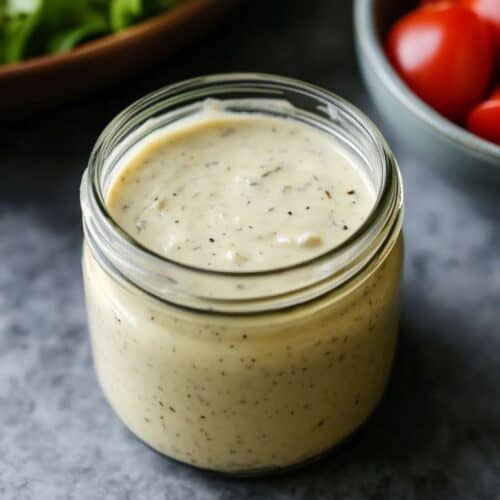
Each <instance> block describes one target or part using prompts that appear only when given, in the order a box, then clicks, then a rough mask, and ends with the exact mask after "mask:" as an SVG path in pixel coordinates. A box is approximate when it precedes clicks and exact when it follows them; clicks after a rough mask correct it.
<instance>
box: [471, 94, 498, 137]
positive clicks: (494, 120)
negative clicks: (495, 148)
mask: <svg viewBox="0 0 500 500" xmlns="http://www.w3.org/2000/svg"><path fill="white" fill-rule="evenodd" d="M467 128H468V129H469V130H470V131H471V132H472V133H473V134H476V135H478V136H479V137H482V138H483V139H486V140H487V141H491V142H494V143H495V144H498V145H500V87H498V88H497V89H496V90H495V92H493V94H492V95H491V96H490V97H489V99H487V100H486V101H483V102H482V103H481V104H479V105H477V106H476V107H475V108H474V109H473V110H472V111H471V112H470V113H469V116H468V117H467Z"/></svg>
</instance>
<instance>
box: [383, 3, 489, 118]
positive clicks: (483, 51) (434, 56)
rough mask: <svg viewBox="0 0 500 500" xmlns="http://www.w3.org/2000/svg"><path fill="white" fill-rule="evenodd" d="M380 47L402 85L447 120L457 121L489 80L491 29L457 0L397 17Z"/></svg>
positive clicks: (478, 99) (473, 102) (469, 107)
mask: <svg viewBox="0 0 500 500" xmlns="http://www.w3.org/2000/svg"><path fill="white" fill-rule="evenodd" d="M386 51H387V55H388V57H389V60H390V61H391V62H392V64H393V66H394V67H395V69H396V70H397V71H398V73H399V74H400V75H401V76H402V78H403V79H404V80H405V81H406V83H407V84H408V86H409V87H410V88H411V89H412V90H413V91H414V92H415V93H416V94H417V95H418V96H420V98H422V99H423V100H424V101H425V102H427V103H428V104H429V105H430V106H432V107H433V108H434V109H436V110H437V111H439V112H440V113H441V114H443V115H444V116H446V117H448V118H449V119H451V120H456V121H460V120H462V119H463V118H464V117H465V115H466V114H467V112H468V111H469V110H470V109H471V108H472V107H473V106H474V105H475V104H477V103H478V102H479V101H480V100H481V98H482V97H483V96H484V94H485V92H486V90H487V88H488V85H489V83H490V77H491V74H492V67H493V48H492V40H491V34H490V32H489V30H488V27H487V26H486V25H485V24H484V23H482V22H481V21H480V20H479V18H478V17H477V16H476V15H475V14H474V13H472V12H471V11H469V10H468V9H466V8H464V7H461V6H458V5H452V4H449V3H438V4H436V5H428V6H424V7H420V8H418V9H416V10H414V11H412V12H410V13H409V14H407V15H405V16H403V17H402V18H401V19H400V20H399V21H397V22H396V24H394V26H393V27H392V28H391V30H390V32H389V35H388V37H387V41H386Z"/></svg>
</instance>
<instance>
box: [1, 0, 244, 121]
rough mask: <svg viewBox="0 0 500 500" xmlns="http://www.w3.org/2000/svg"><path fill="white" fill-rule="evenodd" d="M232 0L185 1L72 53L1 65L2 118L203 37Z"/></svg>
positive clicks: (96, 84) (115, 76)
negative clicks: (197, 37)
mask: <svg viewBox="0 0 500 500" xmlns="http://www.w3.org/2000/svg"><path fill="white" fill-rule="evenodd" d="M235 4H236V0H189V1H187V2H185V3H183V4H181V5H179V6H178V7H177V8H174V9H173V10H170V11H167V12H165V13H164V14H159V15H157V16H155V17H153V18H151V19H148V20H146V21H143V22H141V23H140V24H137V25H136V26H132V27H130V28H128V29H126V30H124V31H122V32H120V33H115V34H112V35H107V36H104V37H101V38H98V39H96V40H93V41H90V42H87V43H85V44H83V45H81V46H79V47H77V48H75V49H74V50H72V51H70V52H65V53H62V54H51V55H44V56H40V57H35V58H33V59H29V60H26V61H23V62H20V63H14V64H7V65H4V66H0V121H1V120H3V119H7V118H12V117H16V116H20V115H26V114H28V113H29V112H30V111H33V110H38V109H41V108H47V107H49V106H51V105H54V104H57V103H60V102H62V101H64V100H68V99H70V98H72V97H76V96H77V95H82V94H84V93H86V92H87V91H91V90H96V89H98V88H102V87H105V86H107V85H110V84H111V83H113V82H117V81H119V80H120V79H122V78H125V77H126V76H129V75H131V74H133V73H135V72H137V71H138V70H140V69H142V68H144V67H146V66H149V65H151V64H152V63H153V62H154V61H156V60H158V59H160V58H162V57H165V56H167V55H168V54H170V53H172V52H173V51H174V50H176V49H178V48H179V47H181V46H182V45H184V44H186V43H187V42H189V41H190V40H192V39H193V38H195V37H196V36H198V35H201V34H202V33H203V32H204V31H206V30H207V29H208V28H209V27H210V26H211V25H213V24H214V23H215V22H217V21H218V20H219V19H220V18H221V17H222V16H223V15H224V14H225V13H226V12H227V11H228V10H229V9H230V8H231V7H232V6H234V5H235Z"/></svg>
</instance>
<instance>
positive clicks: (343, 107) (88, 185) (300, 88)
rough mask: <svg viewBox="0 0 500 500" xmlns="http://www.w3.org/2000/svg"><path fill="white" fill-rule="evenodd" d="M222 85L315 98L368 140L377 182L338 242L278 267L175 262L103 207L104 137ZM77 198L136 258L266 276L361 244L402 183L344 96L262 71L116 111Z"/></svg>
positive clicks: (228, 274) (381, 144) (169, 89)
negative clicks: (366, 207)
mask: <svg viewBox="0 0 500 500" xmlns="http://www.w3.org/2000/svg"><path fill="white" fill-rule="evenodd" d="M226 87H227V89H228V90H234V89H236V90H238V91H242V92H243V91H245V90H246V89H247V88H248V89H250V90H251V91H256V89H258V88H261V89H262V92H268V93H273V92H276V94H277V95H278V94H279V93H283V92H284V91H286V92H293V93H295V94H300V95H304V96H308V97H311V98H315V99H317V100H319V101H321V102H323V103H324V104H325V105H326V106H327V107H328V112H329V113H330V115H331V116H330V118H331V119H334V116H335V113H338V112H339V111H341V112H342V113H343V114H344V115H345V116H348V117H349V118H350V119H351V120H353V121H354V122H355V123H356V125H357V126H358V127H359V128H360V129H361V130H362V132H363V133H364V134H365V136H366V137H367V138H368V140H369V141H370V142H371V144H372V145H373V146H375V150H376V151H377V153H378V156H379V160H380V161H381V165H382V171H381V182H380V187H379V189H378V192H377V197H376V200H375V202H374V204H373V206H372V208H371V210H370V213H369V214H368V216H367V217H366V218H365V220H364V221H363V222H362V224H361V225H360V226H359V227H358V228H357V229H356V230H355V231H354V232H353V233H352V234H351V235H350V236H349V237H347V238H346V239H345V240H344V241H342V242H341V243H340V244H338V245H335V246H334V247H332V248H329V249H327V250H325V251H324V252H322V253H321V254H319V255H315V256H314V257H312V258H309V259H306V260H304V261H300V262H296V263H292V264H290V265H286V266H282V267H275V268H270V269H264V270H247V271H245V270H235V271H230V270H221V269H210V268H207V267H201V266H196V265H192V264H188V263H185V262H180V261H177V260H175V259H172V258H169V257H167V256H165V255H161V254H158V253H157V252H155V251H153V250H152V249H149V248H147V247H145V246H144V245H143V244H142V243H141V242H140V241H138V240H137V239H135V238H134V237H133V236H131V235H130V234H129V233H127V232H126V231H125V230H124V229H123V228H122V227H121V226H120V225H119V224H118V223H117V222H116V221H115V220H114V219H113V217H112V216H111V214H110V213H109V211H108V208H107V206H106V202H105V195H104V192H103V185H102V182H101V172H102V168H103V166H104V164H105V162H106V160H107V156H108V155H106V151H105V150H106V148H107V147H108V146H109V144H110V139H111V138H113V137H114V136H115V135H116V134H117V133H118V132H119V131H120V130H121V129H123V127H125V126H127V124H128V123H129V122H130V121H131V118H132V117H133V118H135V119H138V120H143V119H144V118H145V119H146V120H147V115H148V113H149V112H151V110H152V109H154V108H155V106H157V105H158V103H160V104H161V109H162V110H164V111H163V112H164V113H168V109H169V107H170V106H172V105H179V103H182V100H183V98H187V97H189V98H196V97H197V95H198V94H199V97H200V100H203V99H206V98H208V97H210V95H208V94H207V92H209V91H210V90H216V91H218V92H221V91H224V90H225V88H226ZM143 121H144V120H143ZM81 198H82V210H83V212H84V227H86V226H87V224H86V222H85V219H86V215H85V213H86V210H85V207H86V206H89V205H91V206H92V209H91V210H93V212H94V214H97V217H99V218H100V219H101V221H102V222H103V227H101V230H103V231H110V232H111V233H112V235H113V238H115V242H119V246H120V248H121V249H122V250H125V251H133V252H136V253H138V254H139V255H140V257H141V258H142V259H149V260H150V261H154V262H156V264H157V265H161V264H162V263H163V264H164V265H168V266H169V267H172V268H177V269H178V270H180V271H185V272H188V273H196V274H197V275H205V276H207V277H221V278H237V279H243V280H245V279H251V278H263V277H272V276H277V275H282V274H283V273H288V272H295V271H301V270H304V269H305V268H308V267H310V266H314V265H318V264H321V263H324V262H326V261H327V260H331V259H335V258H336V257H338V256H339V255H342V254H343V253H344V254H345V253H346V251H347V250H349V249H352V248H353V247H355V246H356V245H357V246H360V247H362V246H363V245H360V242H361V241H362V240H363V238H366V235H367V232H368V231H369V230H370V229H371V228H372V227H373V225H374V222H375V221H376V220H377V219H381V217H385V218H386V219H391V220H392V224H393V225H394V224H395V220H396V219H397V217H394V216H395V215H396V216H397V215H398V213H399V212H400V211H401V208H402V204H403V192H402V182H401V178H400V172H399V168H398V166H397V164H396V161H395V159H394V157H393V155H392V152H391V151H390V148H389V146H388V145H387V143H386V141H385V139H384V138H383V136H382V134H381V133H380V132H379V130H378V128H377V127H376V125H375V124H374V123H373V122H372V121H371V120H370V119H369V118H368V117H367V116H366V115H365V114H364V113H363V112H362V111H360V110H359V109H358V108H356V107H355V106H354V105H352V104H350V103H349V102H348V101H346V100H345V99H343V98H341V97H339V96H337V95H336V94H334V93H332V92H330V91H328V90H325V89H322V88H320V87H318V86H316V85H312V84H309V83H305V82H302V81H300V80H295V79H291V78H287V77H281V76H275V75H269V74H263V73H229V74H219V75H208V76H200V77H196V78H192V79H189V80H185V81H182V82H179V83H176V84H173V85H168V86H166V87H163V88H161V89H159V90H156V91H153V92H151V93H149V94H147V95H146V96H144V97H142V98H140V99H138V100H137V101H135V102H134V103H133V104H131V105H130V106H128V107H127V108H125V109H124V110H123V111H122V112H120V113H119V114H118V115H117V116H116V117H115V118H114V119H113V120H112V121H111V122H110V123H109V124H108V125H107V126H106V127H105V129H104V130H103V131H102V133H101V134H100V136H99V138H98V139H97V141H96V144H95V146H94V148H93V150H92V153H91V155H90V159H89V162H88V168H87V170H86V173H85V174H84V179H83V181H82V189H81ZM382 212H385V213H382ZM382 222H383V224H382V226H384V225H385V224H384V222H385V223H386V222H387V221H382ZM355 256H356V255H354V257H355ZM150 291H151V290H150ZM154 295H156V296H158V294H156V293H154ZM247 298H248V297H247Z"/></svg>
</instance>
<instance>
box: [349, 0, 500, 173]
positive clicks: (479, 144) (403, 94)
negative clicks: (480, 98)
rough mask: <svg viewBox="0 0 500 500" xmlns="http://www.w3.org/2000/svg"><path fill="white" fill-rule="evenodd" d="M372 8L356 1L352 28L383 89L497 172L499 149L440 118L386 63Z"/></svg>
mask: <svg viewBox="0 0 500 500" xmlns="http://www.w3.org/2000/svg"><path fill="white" fill-rule="evenodd" d="M374 7H375V0H355V2H354V25H355V32H356V36H357V40H358V46H359V48H360V50H361V51H362V52H363V53H364V54H365V56H366V57H367V59H368V61H369V62H370V64H371V69H372V70H373V71H374V72H375V73H376V74H377V76H378V78H379V79H380V80H381V82H382V83H383V85H384V86H385V87H386V88H387V89H388V90H389V92H390V93H391V94H392V95H393V96H394V97H395V98H396V99H397V100H398V102H399V103H400V104H401V105H403V106H404V107H405V108H406V109H407V110H408V111H409V112H411V113H412V114H414V115H415V116H416V117H417V118H419V119H420V120H421V121H422V122H424V123H425V124H426V125H427V126H429V127H430V128H432V129H433V130H434V131H435V132H436V133H438V134H439V135H440V136H441V137H442V138H443V139H446V140H447V141H450V142H452V143H454V144H455V145H457V146H459V147H461V148H463V149H466V150H467V151H468V152H471V153H474V154H476V155H479V156H482V157H486V158H487V159H488V160H491V159H492V158H493V159H498V160H499V161H498V164H497V165H498V167H499V168H500V146H498V145H496V144H494V143H492V142H489V141H487V140H485V139H482V138H481V137H478V136H476V135H474V134H472V133H471V132H469V131H468V130H467V129H465V128H462V127H460V126H459V125H456V124H455V123H453V122H451V121H450V120H448V119H447V118H445V117H443V116H442V115H441V114H439V113H438V112H437V111H435V110H434V109H432V108H431V107H430V106H429V105H428V104H426V103H425V102H424V101H423V100H422V99H420V98H419V97H418V96H417V95H416V94H415V93H414V92H412V91H411V90H410V88H409V87H408V86H407V85H406V83H405V82H404V81H403V80H402V79H401V78H400V77H399V75H398V74H397V73H396V71H395V70H394V69H393V67H392V66H391V64H390V63H389V61H388V59H387V57H386V55H385V52H384V50H383V48H382V44H381V43H380V39H379V37H378V35H377V33H376V30H375V22H374V18H375V12H374Z"/></svg>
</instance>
